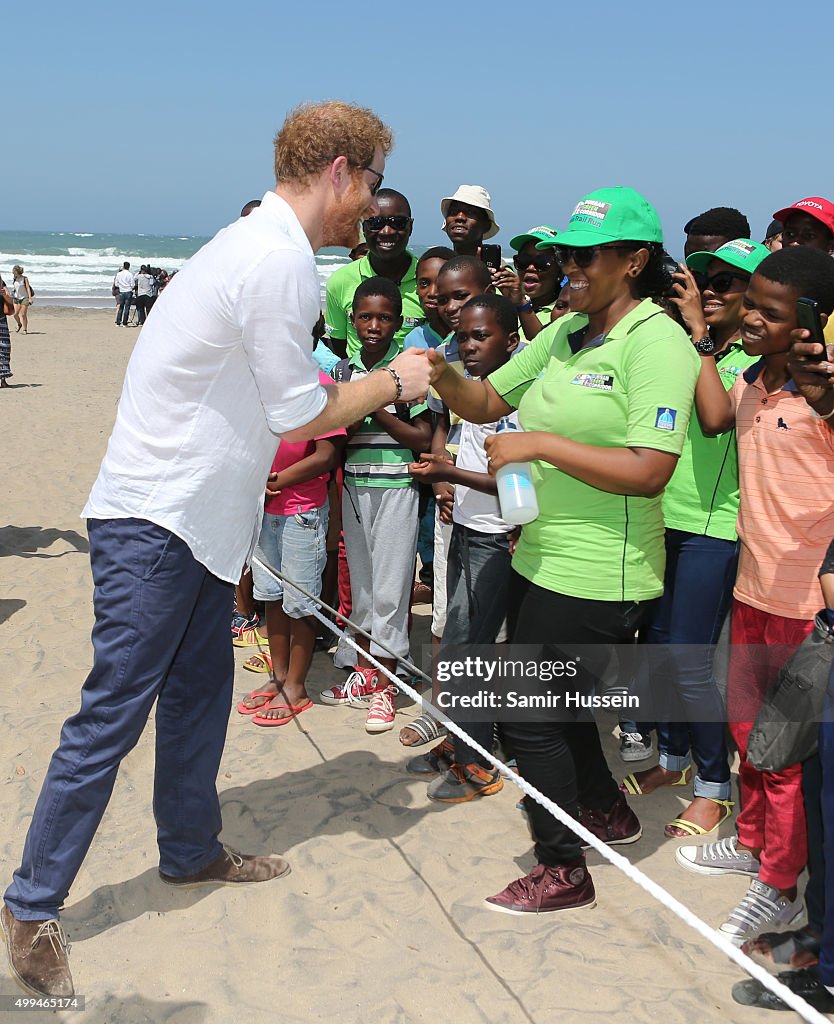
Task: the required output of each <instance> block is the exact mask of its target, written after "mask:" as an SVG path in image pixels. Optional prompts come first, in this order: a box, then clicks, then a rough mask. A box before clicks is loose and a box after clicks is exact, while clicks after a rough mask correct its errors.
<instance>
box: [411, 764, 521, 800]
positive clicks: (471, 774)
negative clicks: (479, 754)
mask: <svg viewBox="0 0 834 1024" xmlns="http://www.w3.org/2000/svg"><path fill="white" fill-rule="evenodd" d="M503 788H504V780H503V779H502V778H501V773H500V772H499V771H498V769H497V768H494V769H491V768H483V767H481V765H479V764H474V763H473V764H453V765H452V767H451V768H449V770H448V771H445V772H444V773H443V774H442V775H441V776H439V777H438V778H436V779H435V780H434V781H433V782H431V783H430V784H429V788H428V797H429V800H434V801H436V802H437V803H439V804H463V803H466V801H467V800H474V799H475V797H477V796H492V794H493V793H498V792H499V791H500V790H502V789H503Z"/></svg>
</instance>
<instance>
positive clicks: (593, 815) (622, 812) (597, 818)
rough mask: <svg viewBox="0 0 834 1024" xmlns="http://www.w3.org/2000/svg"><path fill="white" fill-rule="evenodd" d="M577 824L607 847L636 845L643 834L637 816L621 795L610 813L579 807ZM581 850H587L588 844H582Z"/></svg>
mask: <svg viewBox="0 0 834 1024" xmlns="http://www.w3.org/2000/svg"><path fill="white" fill-rule="evenodd" d="M579 822H580V824H582V825H584V826H585V828H586V829H587V830H588V831H589V832H593V833H594V835H595V836H596V837H597V839H601V840H602V841H603V842H604V843H607V844H608V846H627V845H628V844H629V843H636V842H637V840H638V839H639V838H640V836H642V834H643V829H642V826H641V825H640V821H639V820H638V818H637V815H636V814H635V813H634V811H632V809H631V808H630V807H629V806H628V801H627V800H626V798H625V797H624V796H623V794H622V793H620V795H619V796H618V797H617V799H616V801H615V803H614V806H613V807H612V808H611V810H610V811H599V810H592V809H591V808H590V807H582V806H581V805H580V807H579ZM582 849H583V850H587V849H588V844H587V843H585V842H583V843H582Z"/></svg>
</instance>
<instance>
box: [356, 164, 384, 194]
mask: <svg viewBox="0 0 834 1024" xmlns="http://www.w3.org/2000/svg"><path fill="white" fill-rule="evenodd" d="M357 167H358V169H359V170H360V171H370V172H371V174H375V175H376V181H375V182H374V183H373V185H371V195H372V196H375V195H376V194H377V192H379V190H380V189H381V188H382V183H383V181H385V175H384V174H380V173H379V171H375V170H374V169H373V167H368V165H367V164H357Z"/></svg>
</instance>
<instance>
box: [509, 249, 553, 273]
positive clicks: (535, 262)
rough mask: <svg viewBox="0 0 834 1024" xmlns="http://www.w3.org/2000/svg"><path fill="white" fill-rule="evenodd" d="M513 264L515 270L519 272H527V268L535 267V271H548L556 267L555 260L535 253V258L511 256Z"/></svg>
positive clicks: (519, 255) (545, 254) (520, 255)
mask: <svg viewBox="0 0 834 1024" xmlns="http://www.w3.org/2000/svg"><path fill="white" fill-rule="evenodd" d="M513 263H514V264H515V266H516V270H521V271H524V270H527V269H528V268H529V267H535V268H536V270H549V269H550V268H551V267H555V266H556V259H555V258H554V257H553V256H548V255H547V253H543V252H542V253H536V255H535V256H528V255H526V254H524V255H522V254H521V253H519V254H518V255H517V256H513Z"/></svg>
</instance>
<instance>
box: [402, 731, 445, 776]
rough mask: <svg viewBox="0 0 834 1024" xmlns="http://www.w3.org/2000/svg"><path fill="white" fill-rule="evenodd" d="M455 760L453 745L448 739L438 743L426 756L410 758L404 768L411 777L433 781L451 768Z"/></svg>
mask: <svg viewBox="0 0 834 1024" xmlns="http://www.w3.org/2000/svg"><path fill="white" fill-rule="evenodd" d="M454 759H455V745H454V743H452V741H451V740H450V739H448V738H446V739H445V740H443V742H442V743H438V744H437V746H436V747H432V749H431V750H430V751H429V752H428V753H427V754H418V756H417V757H412V758H411V759H410V760H409V761H408V763H407V764H406V766H405V770H406V771H407V772H409V773H410V774H411V775H419V776H420V778H421V779H433V778H434V777H435V775H442V774H443V772H445V771H448V770H449V769H450V768H451V767H452V762H453V761H454Z"/></svg>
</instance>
